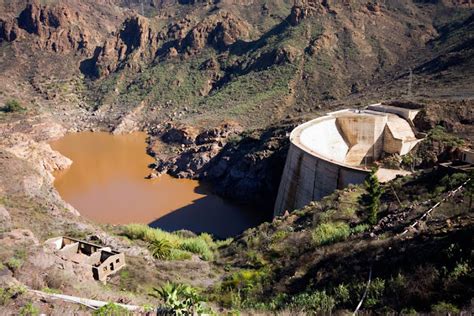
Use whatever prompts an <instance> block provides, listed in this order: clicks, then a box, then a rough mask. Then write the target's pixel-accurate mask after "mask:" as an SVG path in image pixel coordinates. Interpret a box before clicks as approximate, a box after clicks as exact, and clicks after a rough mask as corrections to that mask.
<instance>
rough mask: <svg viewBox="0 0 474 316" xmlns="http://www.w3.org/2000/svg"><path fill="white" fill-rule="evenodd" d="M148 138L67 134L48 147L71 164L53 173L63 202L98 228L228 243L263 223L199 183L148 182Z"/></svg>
mask: <svg viewBox="0 0 474 316" xmlns="http://www.w3.org/2000/svg"><path fill="white" fill-rule="evenodd" d="M145 138H146V134H144V133H133V134H128V135H112V134H109V133H103V132H98V133H97V132H95V133H92V132H81V133H77V134H68V135H66V136H65V137H63V138H61V139H60V140H57V141H54V142H52V143H51V146H52V147H53V148H54V149H55V150H58V151H59V152H61V153H62V154H63V155H65V156H67V157H69V158H70V159H72V161H73V164H72V166H71V167H70V168H69V169H67V170H63V171H58V172H56V173H55V177H56V180H55V182H54V185H55V187H56V189H57V190H58V191H59V193H60V194H61V196H62V198H63V199H64V200H66V201H67V202H68V203H70V204H71V205H73V206H74V207H75V208H76V209H77V210H78V211H79V212H80V213H81V215H82V216H84V217H86V218H89V219H91V220H93V221H95V222H98V223H109V224H127V223H146V224H150V225H151V226H153V227H160V228H163V229H166V230H178V229H189V230H192V231H195V232H210V233H212V234H214V235H216V236H219V237H228V236H232V235H235V234H238V233H240V232H241V231H242V230H244V229H246V228H248V227H252V226H255V225H257V224H259V223H260V222H262V221H263V220H264V218H263V216H262V215H258V214H259V213H260V212H256V211H252V210H249V209H245V208H242V207H239V206H236V205H233V204H231V203H228V202H226V201H224V200H223V199H221V198H220V197H218V196H215V195H212V194H209V190H208V188H206V187H205V186H202V185H200V184H199V182H197V181H193V180H187V179H175V178H172V177H170V176H168V175H163V176H161V177H160V178H158V179H153V180H148V179H145V176H146V175H148V174H149V173H150V170H149V169H148V165H149V164H151V163H153V162H154V160H153V158H152V157H150V156H148V155H147V154H146V151H145V150H146V143H145Z"/></svg>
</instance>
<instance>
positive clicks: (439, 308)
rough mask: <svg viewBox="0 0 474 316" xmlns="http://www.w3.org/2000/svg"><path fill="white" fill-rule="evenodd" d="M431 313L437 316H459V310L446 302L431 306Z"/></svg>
mask: <svg viewBox="0 0 474 316" xmlns="http://www.w3.org/2000/svg"><path fill="white" fill-rule="evenodd" d="M431 311H432V312H433V313H437V314H459V308H457V307H456V306H455V305H453V304H451V303H446V302H439V303H437V304H435V305H433V306H431Z"/></svg>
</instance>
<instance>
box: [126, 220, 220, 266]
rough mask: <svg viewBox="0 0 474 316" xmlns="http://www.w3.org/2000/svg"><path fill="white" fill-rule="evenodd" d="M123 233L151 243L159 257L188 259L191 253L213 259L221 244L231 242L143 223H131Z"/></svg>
mask: <svg viewBox="0 0 474 316" xmlns="http://www.w3.org/2000/svg"><path fill="white" fill-rule="evenodd" d="M123 235H125V236H127V237H128V238H130V239H132V240H143V241H145V242H147V243H149V244H150V246H149V249H150V251H151V252H152V254H153V256H154V257H155V258H158V259H168V260H183V258H184V260H186V259H189V258H190V257H191V255H190V253H194V254H197V255H199V256H200V257H201V258H202V259H203V260H212V259H213V258H214V253H213V250H212V249H216V248H217V247H219V246H220V245H223V244H226V243H229V241H223V242H222V243H215V242H214V241H213V239H212V236H211V235H210V234H207V233H203V234H201V235H199V236H197V237H185V236H184V235H183V234H181V233H169V232H165V231H162V230H161V229H158V228H151V227H149V226H147V225H143V224H129V225H126V226H125V227H124V231H123Z"/></svg>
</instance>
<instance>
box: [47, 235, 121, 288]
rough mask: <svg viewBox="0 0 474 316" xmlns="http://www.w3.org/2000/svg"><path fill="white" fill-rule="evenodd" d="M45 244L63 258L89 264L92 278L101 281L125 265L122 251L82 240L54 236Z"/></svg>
mask: <svg viewBox="0 0 474 316" xmlns="http://www.w3.org/2000/svg"><path fill="white" fill-rule="evenodd" d="M45 245H46V246H48V247H51V248H52V249H53V250H54V251H55V253H56V254H57V255H58V256H60V257H61V258H63V259H64V260H69V261H72V262H74V263H77V264H81V265H86V266H90V268H91V269H92V275H93V277H94V279H96V280H99V281H102V282H105V281H106V280H107V277H108V276H109V275H111V274H114V273H115V272H117V271H118V270H120V269H121V268H123V267H124V266H125V255H124V254H123V253H120V252H117V251H113V250H111V249H110V248H109V247H101V246H99V245H96V244H93V243H89V242H86V241H83V240H78V239H74V238H70V237H56V238H51V239H48V240H47V241H46V242H45Z"/></svg>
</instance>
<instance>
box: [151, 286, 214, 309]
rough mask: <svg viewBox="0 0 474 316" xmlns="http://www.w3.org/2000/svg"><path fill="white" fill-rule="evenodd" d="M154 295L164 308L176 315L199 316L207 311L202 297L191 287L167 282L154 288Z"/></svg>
mask: <svg viewBox="0 0 474 316" xmlns="http://www.w3.org/2000/svg"><path fill="white" fill-rule="evenodd" d="M152 295H153V296H155V297H157V298H160V299H161V300H162V301H163V303H164V304H163V305H164V307H165V308H166V309H167V310H168V311H171V312H172V313H174V314H175V315H194V314H198V315H199V314H202V313H204V312H205V311H206V309H205V306H204V304H203V300H202V298H201V296H200V295H199V293H198V292H197V290H196V289H194V288H193V287H191V286H189V285H185V284H175V283H170V282H167V283H166V284H165V285H163V286H162V287H160V288H154V293H152Z"/></svg>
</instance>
